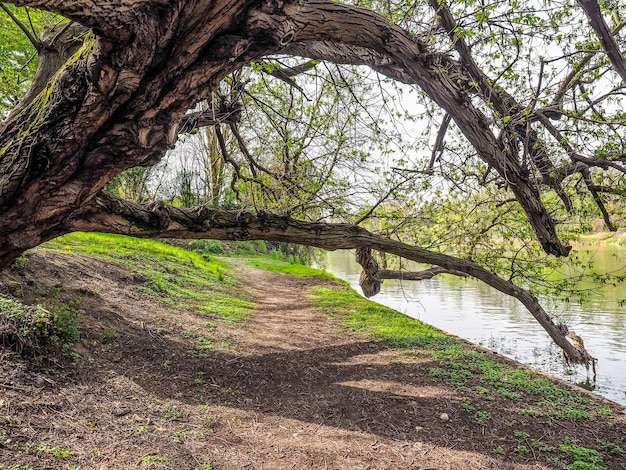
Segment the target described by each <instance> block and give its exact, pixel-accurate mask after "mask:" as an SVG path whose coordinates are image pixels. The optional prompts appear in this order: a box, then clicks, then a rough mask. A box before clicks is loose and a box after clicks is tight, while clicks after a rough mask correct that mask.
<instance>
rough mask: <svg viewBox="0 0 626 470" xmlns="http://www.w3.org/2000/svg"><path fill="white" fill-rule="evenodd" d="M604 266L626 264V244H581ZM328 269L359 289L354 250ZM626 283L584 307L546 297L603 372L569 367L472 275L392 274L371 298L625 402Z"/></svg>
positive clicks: (515, 309)
mask: <svg viewBox="0 0 626 470" xmlns="http://www.w3.org/2000/svg"><path fill="white" fill-rule="evenodd" d="M578 250H579V252H580V254H581V256H588V257H592V258H593V260H594V265H595V266H599V267H601V269H602V272H608V271H615V270H622V271H623V270H624V265H625V264H626V247H620V246H617V245H606V246H599V247H595V246H594V247H593V248H588V247H587V248H585V247H583V248H578ZM323 264H324V266H323V267H324V269H326V271H328V272H330V273H331V274H333V275H335V276H336V277H338V278H341V279H343V280H345V281H347V282H349V283H350V285H351V286H352V287H353V288H354V289H356V290H357V292H361V288H360V287H359V285H358V284H359V274H360V272H361V270H360V266H359V265H358V264H357V263H356V261H355V259H354V253H353V252H350V251H347V250H340V251H336V252H328V253H327V255H326V259H325V262H324V263H323ZM624 299H626V285H623V284H622V285H621V286H617V287H613V286H610V287H603V288H602V289H599V290H594V292H593V294H592V296H591V299H590V300H589V301H587V302H585V303H584V304H583V305H579V304H577V303H565V302H560V303H559V302H554V301H552V302H550V301H549V299H542V301H543V304H544V307H549V308H547V309H548V310H549V312H550V313H552V314H556V315H558V316H559V318H560V319H562V320H564V321H565V322H566V324H567V325H568V326H569V328H570V329H571V330H574V331H575V332H576V333H578V334H579V335H580V336H581V337H582V338H583V339H584V341H585V346H586V347H587V350H588V351H589V352H590V353H591V354H592V355H593V356H594V357H596V358H598V366H597V376H596V378H595V381H594V378H593V375H592V373H591V372H589V373H587V371H586V370H585V368H584V367H578V368H575V369H571V368H568V367H567V366H566V364H565V363H564V361H563V358H562V354H561V352H560V349H559V348H558V347H556V346H555V345H554V344H553V343H552V342H551V340H550V338H549V337H548V334H547V333H546V332H545V331H544V330H543V329H542V328H541V327H540V326H539V324H538V323H537V322H536V321H535V319H534V318H533V317H532V316H531V314H530V313H528V311H527V310H526V309H525V308H524V307H523V306H522V305H521V304H520V303H519V302H518V301H517V300H516V299H513V298H511V297H508V296H506V295H504V294H502V293H500V292H498V291H496V290H495V289H493V288H491V287H489V286H487V285H485V284H483V283H481V282H478V281H476V280H473V279H463V278H457V277H452V276H437V277H435V278H433V279H429V280H425V281H419V282H416V281H395V280H386V281H384V283H383V286H382V289H381V292H380V294H378V295H376V296H375V297H373V298H372V299H370V300H374V301H376V302H378V303H380V304H383V305H386V306H388V307H391V308H394V309H395V310H398V311H400V312H402V313H404V314H406V315H408V316H410V317H413V318H417V319H419V320H421V321H423V322H425V323H428V324H430V325H433V326H435V327H437V328H439V329H441V330H444V331H446V332H449V333H452V334H454V335H457V336H460V337H462V338H465V339H467V340H469V341H471V342H472V343H475V344H479V345H481V346H484V347H486V348H489V349H491V350H493V351H496V352H498V353H500V354H503V355H505V356H508V357H510V358H512V359H515V360H517V361H519V362H522V363H525V364H528V365H530V366H532V367H534V368H536V369H539V370H541V371H544V372H547V373H549V374H551V375H554V376H556V377H559V378H561V379H563V380H566V381H568V382H571V383H575V384H577V385H580V386H583V387H585V388H586V389H588V390H593V391H594V392H595V393H597V394H599V395H602V396H604V397H606V398H609V399H611V400H613V401H616V402H618V403H621V404H623V405H626V309H625V308H624V307H623V306H622V305H621V304H620V301H621V302H622V303H623V301H624Z"/></svg>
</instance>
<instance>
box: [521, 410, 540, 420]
mask: <svg viewBox="0 0 626 470" xmlns="http://www.w3.org/2000/svg"><path fill="white" fill-rule="evenodd" d="M517 414H518V415H520V416H526V417H529V418H538V417H539V416H541V413H539V412H538V411H535V410H528V409H525V408H521V409H519V410H517Z"/></svg>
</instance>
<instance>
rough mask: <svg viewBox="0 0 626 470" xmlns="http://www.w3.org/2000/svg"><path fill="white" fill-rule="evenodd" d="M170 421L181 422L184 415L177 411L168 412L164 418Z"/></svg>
mask: <svg viewBox="0 0 626 470" xmlns="http://www.w3.org/2000/svg"><path fill="white" fill-rule="evenodd" d="M163 418H165V419H166V420H168V421H180V420H181V419H182V418H183V414H182V413H181V412H180V411H176V410H167V411H166V412H165V415H164V416H163Z"/></svg>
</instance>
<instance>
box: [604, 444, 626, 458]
mask: <svg viewBox="0 0 626 470" xmlns="http://www.w3.org/2000/svg"><path fill="white" fill-rule="evenodd" d="M602 450H603V451H604V452H606V453H608V454H610V455H624V449H622V448H621V447H620V446H618V445H617V444H613V443H611V442H603V443H602Z"/></svg>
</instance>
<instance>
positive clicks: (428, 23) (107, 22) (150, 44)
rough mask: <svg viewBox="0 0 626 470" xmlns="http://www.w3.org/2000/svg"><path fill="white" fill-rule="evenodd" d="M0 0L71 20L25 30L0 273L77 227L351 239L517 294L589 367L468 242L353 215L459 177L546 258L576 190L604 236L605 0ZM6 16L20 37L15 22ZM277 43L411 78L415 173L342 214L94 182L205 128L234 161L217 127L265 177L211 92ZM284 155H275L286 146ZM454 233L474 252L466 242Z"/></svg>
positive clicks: (331, 243) (610, 87)
mask: <svg viewBox="0 0 626 470" xmlns="http://www.w3.org/2000/svg"><path fill="white" fill-rule="evenodd" d="M8 3H12V4H14V5H16V6H19V7H29V8H31V9H36V10H41V11H47V12H50V13H54V14H58V15H61V16H62V17H64V18H66V19H67V20H69V22H65V23H63V22H62V23H59V24H58V25H56V26H55V27H53V28H49V29H47V30H46V31H45V32H44V33H43V34H41V35H39V36H36V35H34V34H31V33H29V35H28V36H29V37H30V41H31V43H32V45H33V47H34V49H35V50H36V51H37V54H38V67H37V73H36V75H35V76H34V78H33V81H32V85H31V87H30V89H29V90H28V92H26V93H25V94H24V95H23V96H22V97H21V99H20V100H19V102H18V103H17V104H15V105H14V107H13V108H12V109H11V112H10V113H9V114H8V115H7V117H6V118H5V119H4V120H3V121H2V123H1V124H0V214H1V224H0V268H4V267H6V266H8V265H9V264H10V263H11V262H12V261H13V260H15V259H16V258H17V257H18V256H20V255H21V254H22V253H23V252H24V251H25V250H27V249H29V248H32V247H35V246H37V245H39V244H41V243H43V242H45V241H47V240H50V239H52V238H54V237H57V236H60V235H63V234H66V233H69V232H72V231H77V230H91V231H95V230H97V231H103V232H112V233H123V234H128V235H133V236H138V237H182V238H213V239H231V240H244V239H264V240H278V241H287V242H292V243H299V244H304V245H310V246H317V247H321V248H325V249H330V250H333V249H338V248H361V249H365V250H366V251H365V252H363V251H361V252H360V253H361V254H363V253H365V254H364V255H363V256H362V261H363V262H364V265H365V267H366V270H365V271H366V273H367V272H369V276H370V277H373V278H376V276H377V274H376V267H375V265H373V264H372V263H371V262H368V256H367V250H369V249H374V250H378V251H380V252H385V253H392V254H396V255H399V256H401V257H404V258H407V259H411V260H414V261H417V262H420V263H427V264H430V265H434V266H439V267H441V268H443V270H444V271H449V272H454V273H457V274H465V275H469V276H473V277H475V278H477V279H480V280H481V281H484V282H486V283H487V284H489V285H491V286H493V287H495V288H496V289H498V290H500V291H502V292H505V293H507V294H509V295H512V296H514V297H516V298H518V299H519V300H520V301H521V302H522V303H523V304H524V305H525V306H526V307H527V308H528V309H529V311H530V312H531V313H532V314H533V315H534V316H535V318H537V320H538V321H539V322H540V323H541V324H542V326H543V327H544V328H546V330H547V331H548V332H549V334H550V336H551V337H552V338H553V339H554V341H555V342H556V343H557V344H559V346H561V348H563V350H564V352H565V355H566V357H567V358H568V359H569V360H570V361H572V362H574V363H584V364H589V362H590V361H592V358H591V357H590V356H589V355H588V353H587V352H586V351H585V349H584V347H583V346H582V345H581V344H580V343H579V342H578V341H570V340H568V330H567V327H566V326H565V325H563V324H555V323H554V321H553V320H552V319H551V318H550V316H549V315H548V314H547V313H546V312H545V311H544V309H543V308H542V307H541V306H540V305H539V302H538V301H537V298H536V297H535V296H534V295H533V294H532V293H531V292H530V291H529V290H527V289H525V288H523V287H520V286H519V285H517V284H515V283H514V282H513V281H514V276H511V277H510V278H509V279H505V278H503V277H502V276H500V275H498V273H497V272H496V270H494V269H490V268H489V266H487V265H485V263H481V262H480V260H475V259H474V257H473V256H472V253H463V252H462V251H461V254H462V256H450V255H447V254H443V253H440V252H438V251H437V250H428V249H425V248H423V247H422V246H420V245H421V244H422V243H421V241H420V237H419V236H416V235H413V236H410V237H408V236H407V238H406V239H405V241H407V242H406V243H405V242H403V241H399V240H397V239H392V238H390V237H387V236H384V235H382V234H376V233H372V232H371V231H368V230H366V229H364V228H363V227H361V226H359V224H360V223H362V222H363V221H365V220H367V219H368V218H370V217H371V216H372V215H373V214H374V213H375V212H376V211H380V210H383V209H385V208H386V207H387V204H390V203H391V199H392V198H391V195H392V194H393V193H394V191H395V190H396V189H397V188H398V187H400V186H401V185H402V184H406V183H407V181H410V182H411V184H413V183H415V184H417V180H416V179H411V178H406V175H418V176H417V177H416V178H419V181H421V182H423V181H425V180H428V178H434V179H436V180H437V181H444V180H445V181H449V182H451V184H452V186H450V188H453V187H454V185H457V184H461V183H464V182H466V181H472V183H471V184H470V185H471V186H472V187H474V188H477V187H479V186H482V187H488V191H491V192H492V193H493V192H494V191H495V193H497V194H498V197H499V198H500V199H499V200H496V199H494V202H493V207H494V208H501V207H508V208H510V207H513V208H514V209H511V210H510V211H509V212H507V214H509V215H510V214H514V215H515V217H517V218H518V219H523V220H524V221H525V223H527V224H528V227H530V228H531V230H532V232H533V234H534V237H535V238H536V240H538V242H539V244H540V246H541V247H542V249H543V250H544V252H545V253H547V254H548V255H551V256H554V257H565V256H567V255H568V253H569V251H570V247H569V246H568V245H567V243H564V242H563V241H562V240H561V238H560V237H559V233H558V232H557V227H558V222H560V221H559V220H557V219H556V218H555V214H560V213H561V212H562V213H568V212H569V214H575V213H576V211H577V210H579V209H580V204H578V202H577V201H578V199H577V198H582V199H584V198H585V197H587V195H588V196H589V197H590V198H591V199H592V200H593V202H594V204H595V205H596V207H597V209H598V211H599V212H598V213H600V214H602V217H603V218H604V220H605V222H606V224H607V226H608V227H609V228H611V229H614V224H613V222H612V221H611V216H610V210H611V208H610V206H608V205H607V203H606V200H605V197H604V196H605V195H617V196H622V195H623V194H624V192H625V189H624V184H623V183H624V172H625V170H626V167H625V166H624V160H626V148H625V144H624V141H623V137H624V136H623V129H624V114H623V113H622V112H621V108H620V105H619V100H620V96H621V95H622V94H623V90H624V81H623V78H624V75H623V72H624V69H625V67H624V60H623V56H622V54H621V51H620V45H623V40H621V36H620V33H621V31H622V28H623V26H624V21H623V20H622V19H621V15H622V14H623V12H622V11H621V9H622V7H620V6H619V5H613V6H611V5H609V4H607V5H604V7H603V8H604V9H603V10H601V9H600V7H599V6H598V4H597V3H596V2H595V1H588V0H585V1H582V0H581V2H580V5H578V4H576V3H574V2H567V1H563V2H559V3H557V2H554V4H549V5H548V6H547V7H545V8H544V9H543V10H538V9H537V8H538V6H537V5H534V4H533V3H532V2H530V3H529V4H527V5H525V4H523V3H521V2H518V1H511V2H508V1H503V2H494V3H490V4H485V3H484V2H461V3H459V4H454V3H451V4H448V3H446V2H438V1H436V0H431V1H430V2H426V1H424V2H416V3H412V4H405V3H403V2H397V3H394V2H391V1H388V2H364V5H365V6H367V7H368V8H363V7H358V6H354V5H350V4H345V3H338V2H332V1H325V0H312V1H305V0H293V1H290V0H288V1H281V0H266V1H258V0H255V1H253V0H227V1H226V0H213V1H199V0H188V1H187V0H181V1H177V2H169V1H163V0H141V1H132V2H131V1H128V0H110V1H104V2H86V1H81V0H78V1H63V0H55V1H49V0H33V1H26V0H16V1H12V2H5V1H0V5H4V4H8ZM374 10H379V11H382V12H386V16H382V15H381V14H379V13H377V12H375V11H374ZM5 11H12V10H10V9H9V8H8V7H5ZM584 12H587V13H588V14H589V18H590V20H591V21H590V23H591V26H589V25H588V24H587V21H586V20H585V21H583V18H584ZM607 13H612V14H613V16H612V18H613V19H612V20H609V19H607V18H606V17H605V16H603V15H604V14H607ZM11 17H12V19H13V20H14V22H15V23H16V24H19V25H21V26H22V29H23V30H24V31H25V32H28V28H27V27H26V24H25V22H24V21H23V20H22V21H20V18H19V17H15V15H11ZM609 23H612V24H609ZM592 28H593V29H592ZM596 31H597V34H598V36H596ZM277 54H280V55H281V56H285V55H287V56H297V57H303V58H306V59H313V60H315V61H327V62H332V63H337V64H347V65H352V66H367V67H369V68H370V69H372V70H374V71H375V72H376V73H378V74H381V75H383V76H385V77H388V78H390V79H393V80H395V81H397V82H401V83H403V84H408V85H414V86H416V87H418V89H419V90H420V93H421V95H420V96H421V98H420V99H422V100H423V101H424V102H427V103H429V106H430V107H431V108H430V109H431V111H429V112H430V116H431V118H432V122H433V123H435V122H436V123H438V124H437V128H438V132H437V138H436V139H435V142H434V144H433V145H432V158H429V159H428V160H430V161H429V162H428V164H426V165H423V166H420V167H418V166H415V167H411V166H407V165H404V166H402V167H401V168H397V169H396V170H397V176H398V178H399V179H398V181H399V182H398V183H397V184H395V186H394V185H393V184H392V185H391V187H390V188H389V190H388V191H387V192H386V193H385V194H383V195H381V196H380V198H379V199H378V200H377V201H376V202H375V203H373V204H372V205H371V207H370V209H369V210H368V211H366V213H365V214H364V215H363V214H361V215H360V216H358V217H355V218H353V220H352V221H353V222H355V223H353V224H337V223H326V222H319V221H318V222H310V221H305V220H297V219H295V218H292V217H289V216H288V215H276V214H271V213H267V212H258V211H252V212H248V211H244V210H239V211H225V210H219V209H209V208H207V207H205V206H202V207H197V208H190V209H180V208H174V207H171V206H168V205H167V204H164V203H162V202H155V203H152V204H148V205H146V204H139V203H133V202H129V201H125V200H122V199H119V198H117V197H114V196H112V195H111V194H108V193H106V192H105V191H103V189H104V188H105V186H106V185H107V183H109V182H110V181H111V180H112V179H113V178H114V177H115V176H116V175H119V174H120V173H121V172H123V171H125V170H128V169H131V168H136V167H150V166H152V165H155V164H156V163H157V162H159V161H160V160H161V159H162V158H163V156H164V155H165V153H166V152H167V151H168V149H170V148H172V147H173V146H174V145H175V144H176V142H177V140H178V139H179V136H180V135H181V134H183V133H185V132H190V131H192V130H194V129H196V128H197V127H200V126H204V125H216V126H217V127H216V136H215V139H216V142H217V143H218V144H219V148H220V149H221V150H222V154H223V157H224V158H226V160H227V161H229V162H230V163H233V164H234V166H235V167H237V163H236V162H234V160H233V159H232V158H231V157H229V155H228V153H229V152H228V150H227V143H226V142H224V136H223V133H222V131H221V130H220V129H221V127H222V126H224V125H230V129H231V131H232V133H233V135H235V136H236V140H237V141H239V142H238V143H239V144H240V145H239V147H240V148H241V150H242V152H244V154H245V156H246V159H247V161H248V162H253V163H252V164H253V166H254V167H255V168H257V169H259V168H260V169H261V170H262V169H263V167H262V166H261V164H260V163H259V162H258V161H256V162H255V161H254V158H255V157H254V155H251V154H250V153H249V152H248V151H247V149H246V147H245V145H244V144H243V142H242V140H243V138H242V137H241V135H240V133H239V132H238V127H237V120H236V119H233V116H239V114H240V113H239V111H238V109H237V107H238V106H239V102H238V100H227V99H221V100H215V96H216V93H218V95H219V92H220V83H221V82H222V80H223V79H224V78H225V77H227V76H229V75H231V74H233V73H238V71H240V70H241V69H242V67H246V66H248V65H249V64H250V63H252V62H255V61H256V62H257V63H258V62H259V61H261V60H263V59H264V58H267V57H272V56H276V55H277ZM607 58H608V59H607ZM303 63H304V60H303ZM306 64H307V65H306V66H304V67H302V68H301V70H295V71H294V70H292V69H289V70H286V71H283V72H282V73H281V72H280V71H278V72H277V71H276V70H268V71H267V72H269V73H271V74H272V75H273V76H278V78H281V79H282V80H283V81H284V82H285V83H291V84H293V85H295V83H293V80H292V79H293V77H294V74H296V73H299V72H300V71H304V70H306V69H308V68H310V66H311V65H310V64H314V62H307V63H306ZM620 74H622V76H621V77H620ZM296 86H297V85H296ZM219 96H223V95H219ZM201 102H205V103H207V102H208V103H216V104H215V105H214V106H209V107H208V109H207V107H204V108H203V107H198V106H197V105H198V103H201ZM446 136H447V138H448V139H450V142H448V143H447V144H446V142H445V139H446ZM284 155H286V156H287V158H286V159H285V160H287V164H288V163H289V161H291V158H293V155H290V154H289V153H285V154H284ZM287 166H289V165H287ZM437 171H438V172H439V173H437ZM287 176H289V175H287ZM281 177H282V178H283V179H284V178H285V174H283V175H282V176H281ZM402 178H405V179H402ZM292 179H293V178H292ZM292 182H293V181H292ZM296 183H297V182H295V183H293V184H294V185H296ZM420 184H421V183H420ZM294 187H297V186H294ZM583 193H584V195H583V196H581V194H583ZM475 194H483V195H484V194H485V193H480V192H479V191H477V192H476V193H475ZM430 203H431V204H432V203H434V201H430ZM396 204H397V201H396ZM518 209H519V210H518ZM559 211H560V212H559ZM316 217H320V214H319V213H318V214H317V216H316ZM500 217H504V215H502V214H500V216H498V217H495V218H494V219H493V223H492V224H491V227H493V226H496V225H498V224H500V223H502V222H501V218H500ZM426 223H427V222H424V224H426ZM461 226H462V224H461ZM431 229H432V223H430V222H429V223H428V226H426V225H425V226H424V231H425V233H427V234H428V233H431V232H430V231H429V230H431ZM487 231H488V230H484V232H485V233H486V232H487ZM397 233H398V234H399V233H401V232H397ZM468 238H471V240H468V243H469V244H471V243H473V241H475V240H476V237H468ZM472 240H473V241H472ZM512 264H514V263H512ZM436 272H439V271H436ZM569 338H570V339H572V338H577V337H576V336H575V335H573V334H569Z"/></svg>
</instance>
